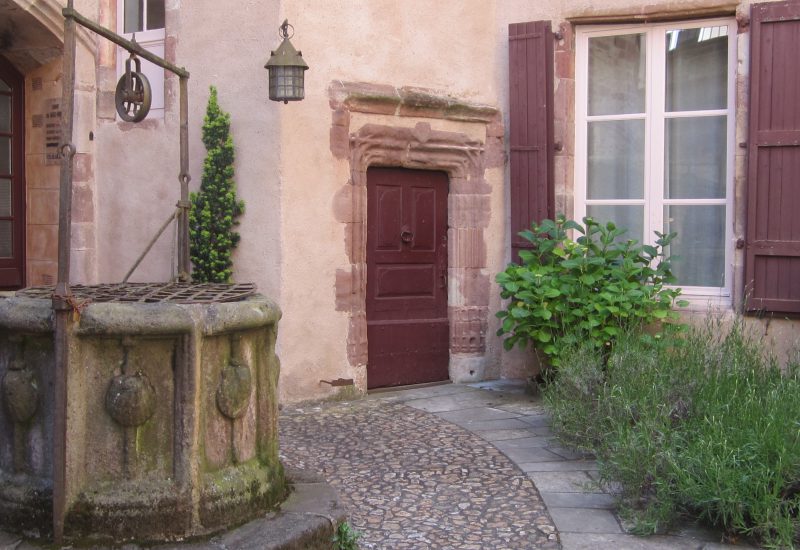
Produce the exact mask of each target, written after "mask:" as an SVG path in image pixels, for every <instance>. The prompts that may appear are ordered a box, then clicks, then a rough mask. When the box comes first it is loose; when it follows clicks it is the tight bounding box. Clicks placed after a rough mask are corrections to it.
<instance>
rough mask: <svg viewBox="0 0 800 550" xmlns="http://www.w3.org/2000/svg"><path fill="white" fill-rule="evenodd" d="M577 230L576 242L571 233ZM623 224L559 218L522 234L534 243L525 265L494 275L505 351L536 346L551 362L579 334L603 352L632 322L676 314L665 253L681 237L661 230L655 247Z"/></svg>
mask: <svg viewBox="0 0 800 550" xmlns="http://www.w3.org/2000/svg"><path fill="white" fill-rule="evenodd" d="M570 231H572V232H574V233H575V234H577V235H579V236H578V238H577V239H574V240H573V239H572V238H571V237H570V236H569V232H570ZM624 233H625V230H624V229H621V228H619V227H617V226H616V225H615V224H614V223H611V222H609V223H607V224H605V225H603V224H600V223H598V222H596V221H594V220H593V219H592V218H584V219H583V225H581V224H579V223H577V222H575V221H573V220H567V219H566V218H565V217H564V216H558V217H557V218H556V219H555V220H544V221H542V222H541V223H540V224H535V223H534V224H533V225H532V226H531V229H530V230H526V231H523V232H521V233H520V235H521V236H522V237H524V238H525V239H526V240H527V241H529V242H530V243H531V245H532V247H531V249H530V250H522V251H521V252H520V258H521V260H522V264H521V265H519V264H514V263H512V264H509V266H508V267H507V268H506V270H505V271H503V272H501V273H499V274H498V275H497V277H496V281H497V283H498V284H499V285H500V292H501V297H502V298H503V299H506V300H508V302H507V307H506V308H505V309H502V310H501V311H499V312H498V313H497V316H498V317H499V318H500V319H501V320H502V326H501V327H500V329H499V330H498V331H497V334H498V336H503V337H504V341H503V344H504V346H505V348H506V349H511V348H512V347H513V346H515V345H520V346H527V345H528V344H532V345H533V346H534V347H535V349H536V350H537V352H539V353H542V354H544V356H545V358H546V359H547V360H548V362H549V363H550V364H552V365H558V364H559V363H560V362H561V358H562V356H563V353H564V350H565V349H566V348H567V347H568V346H569V345H570V343H571V341H572V340H574V339H575V338H579V339H582V340H586V341H588V342H590V344H591V346H593V347H594V348H595V349H597V350H598V351H601V352H602V351H603V350H604V348H606V347H609V346H610V345H611V344H612V343H613V341H614V339H615V338H616V337H617V336H618V335H619V334H621V332H622V331H623V330H625V329H627V328H629V327H631V326H640V325H657V324H659V323H661V322H664V321H673V320H675V319H677V317H678V313H677V312H676V311H674V310H673V306H675V305H685V304H686V302H684V301H681V300H677V298H678V296H679V295H680V289H679V288H674V287H670V286H668V285H669V284H670V283H672V282H674V277H673V275H672V272H671V270H670V260H669V258H667V257H666V256H665V255H664V249H665V247H667V246H668V245H669V243H670V242H671V241H672V239H673V238H674V237H675V234H670V235H665V234H662V233H656V236H657V237H658V240H657V241H656V244H655V246H651V245H646V244H645V245H641V244H639V243H638V242H637V241H635V240H630V239H627V240H626V239H624V238H623V235H624Z"/></svg>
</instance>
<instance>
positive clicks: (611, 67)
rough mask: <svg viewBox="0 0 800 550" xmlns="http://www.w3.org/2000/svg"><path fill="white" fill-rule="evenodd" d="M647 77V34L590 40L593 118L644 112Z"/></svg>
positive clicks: (590, 84) (590, 87)
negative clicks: (594, 116) (645, 36)
mask: <svg viewBox="0 0 800 550" xmlns="http://www.w3.org/2000/svg"><path fill="white" fill-rule="evenodd" d="M645 77H646V74H645V41H644V35H642V34H627V35H619V36H601V37H596V38H590V39H589V110H588V112H589V115H618V114H623V113H643V112H644V100H645Z"/></svg>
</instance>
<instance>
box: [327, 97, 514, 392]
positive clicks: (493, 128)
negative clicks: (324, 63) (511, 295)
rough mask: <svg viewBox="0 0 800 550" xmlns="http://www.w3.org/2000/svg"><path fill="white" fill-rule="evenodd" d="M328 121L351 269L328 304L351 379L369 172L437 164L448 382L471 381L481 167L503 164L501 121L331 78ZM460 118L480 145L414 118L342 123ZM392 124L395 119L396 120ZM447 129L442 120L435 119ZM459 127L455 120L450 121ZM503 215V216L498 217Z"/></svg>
mask: <svg viewBox="0 0 800 550" xmlns="http://www.w3.org/2000/svg"><path fill="white" fill-rule="evenodd" d="M329 94H330V98H331V107H332V109H333V116H332V118H333V124H332V127H331V152H332V153H333V155H334V157H336V158H338V159H342V160H347V161H348V162H349V167H350V180H349V181H348V182H346V183H345V184H344V185H343V186H342V187H341V188H340V190H339V191H338V193H337V194H336V198H335V204H334V213H335V215H336V218H337V220H338V221H340V222H342V223H343V224H344V226H345V227H344V229H345V243H346V247H347V255H348V258H349V260H350V266H349V267H348V268H346V269H340V270H338V271H337V274H336V283H335V286H336V307H337V310H339V311H346V312H348V313H349V316H350V327H349V331H348V339H347V351H348V359H349V362H350V364H351V366H353V367H360V368H357V369H354V370H355V372H356V383H357V385H358V386H359V387H360V388H362V389H365V388H366V380H365V378H366V369H365V368H363V367H364V366H365V365H366V362H367V324H366V315H365V307H366V306H365V304H366V272H367V271H366V227H367V226H366V210H367V200H366V197H367V169H368V168H369V167H370V166H392V167H402V168H414V169H423V170H441V171H444V172H446V173H447V174H448V177H449V183H450V189H449V200H448V266H449V271H448V285H447V286H448V316H449V319H450V366H449V367H450V368H449V370H450V378H451V380H453V381H454V382H466V381H476V380H480V379H481V378H482V377H483V372H484V368H485V362H486V359H485V352H486V330H487V325H488V315H489V308H488V305H489V292H490V291H489V288H490V274H489V273H488V271H487V261H486V260H487V255H486V250H487V248H486V241H485V230H486V228H487V227H488V225H489V221H490V218H491V214H492V213H491V206H490V205H491V201H490V192H491V187H490V186H489V184H488V183H487V182H486V180H485V177H484V176H485V171H486V169H487V168H491V167H497V166H502V165H503V163H504V161H505V153H504V149H503V125H502V122H501V118H500V113H499V111H498V110H497V109H496V108H494V107H490V106H486V105H477V104H468V103H463V102H460V101H457V100H454V99H453V98H450V97H445V96H441V95H436V94H434V93H431V92H429V91H427V90H420V89H418V88H394V87H390V86H379V85H372V84H360V83H346V82H335V83H333V84H332V85H331V86H330V88H329ZM351 112H358V113H366V114H375V115H392V116H395V117H417V118H427V119H439V120H444V121H454V122H459V123H463V122H468V123H475V124H481V125H483V126H484V127H485V132H486V133H485V136H486V137H485V139H484V140H483V141H480V140H478V139H475V138H474V137H470V136H468V135H466V134H465V133H463V132H458V131H452V132H451V131H444V130H434V129H432V128H431V124H430V123H428V122H425V121H419V122H417V124H416V125H415V126H413V127H408V125H405V126H403V125H400V124H398V125H397V126H394V125H390V124H385V122H386V117H385V116H382V117H376V119H377V118H380V121H381V123H377V122H376V123H375V124H372V123H367V124H364V125H362V126H361V127H360V128H358V129H357V130H355V131H352V132H351V129H350V119H351V117H350V113H351ZM398 121H399V119H398ZM437 126H438V127H442V128H446V127H447V124H437ZM453 127H454V129H455V128H456V127H461V128H463V126H459V125H458V124H454V125H453ZM498 215H502V213H498Z"/></svg>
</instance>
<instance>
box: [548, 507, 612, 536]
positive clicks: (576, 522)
mask: <svg viewBox="0 0 800 550" xmlns="http://www.w3.org/2000/svg"><path fill="white" fill-rule="evenodd" d="M547 510H548V512H550V517H552V518H553V521H554V522H555V524H556V528H557V529H558V532H559V533H561V534H564V533H601V534H614V533H622V528H621V527H620V526H619V522H618V521H617V518H616V516H615V515H614V514H613V513H612V512H611V511H610V510H603V509H597V508H591V509H587V508H585V507H581V508H558V507H548V509H547Z"/></svg>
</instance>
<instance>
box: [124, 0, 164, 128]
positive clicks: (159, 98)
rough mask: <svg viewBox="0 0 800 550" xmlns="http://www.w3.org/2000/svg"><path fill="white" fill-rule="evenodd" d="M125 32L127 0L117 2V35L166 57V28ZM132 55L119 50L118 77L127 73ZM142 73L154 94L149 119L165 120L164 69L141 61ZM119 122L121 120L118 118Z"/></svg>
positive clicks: (145, 17)
mask: <svg viewBox="0 0 800 550" xmlns="http://www.w3.org/2000/svg"><path fill="white" fill-rule="evenodd" d="M142 21H143V23H142V24H143V25H145V26H146V25H147V2H144V3H143V12H142ZM124 31H125V0H117V34H119V35H120V36H123V37H125V38H127V39H128V40H131V39H132V38H134V35H135V38H136V42H137V43H138V44H139V45H140V46H141V47H143V48H144V49H145V50H147V51H149V52H152V53H154V54H156V55H157V56H159V57H162V58H163V57H164V42H165V40H166V36H167V34H166V28H160V29H146V28H145V30H142V31H139V32H135V33H132V32H128V33H126V32H124ZM129 56H130V54H129V53H128V52H127V50H125V49H123V48H117V77H118V78H119V77H121V76H122V75H123V74H124V73H125V61H127V59H128V57H129ZM141 63H142V72H143V73H144V74H145V76H146V77H147V80H148V81H149V82H150V89H151V91H152V93H153V101H152V103H151V105H150V112H149V113H148V115H147V117H146V119H145V120H147V119H163V118H164V69H162V68H161V67H158V66H157V65H153V64H152V63H150V62H149V61H147V60H146V59H141ZM117 119H118V120H121V119H120V118H119V117H117Z"/></svg>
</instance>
